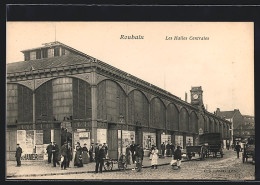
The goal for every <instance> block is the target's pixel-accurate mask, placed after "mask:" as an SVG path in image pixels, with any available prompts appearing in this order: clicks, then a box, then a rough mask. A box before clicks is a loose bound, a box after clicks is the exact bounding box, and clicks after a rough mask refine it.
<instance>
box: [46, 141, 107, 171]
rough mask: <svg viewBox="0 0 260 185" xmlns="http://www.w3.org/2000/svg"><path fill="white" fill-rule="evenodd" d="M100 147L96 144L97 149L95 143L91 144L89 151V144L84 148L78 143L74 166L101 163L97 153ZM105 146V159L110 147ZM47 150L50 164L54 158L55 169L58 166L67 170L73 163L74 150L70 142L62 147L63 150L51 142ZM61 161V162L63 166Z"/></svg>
mask: <svg viewBox="0 0 260 185" xmlns="http://www.w3.org/2000/svg"><path fill="white" fill-rule="evenodd" d="M98 146H99V144H98V143H96V147H94V143H91V146H90V148H89V149H88V148H87V144H84V146H83V147H81V146H80V143H79V142H77V145H76V147H75V156H74V166H75V167H83V164H87V163H89V162H94V161H96V162H97V161H99V160H98V152H97V148H98ZM101 146H102V145H101ZM103 146H104V151H105V157H106V156H107V151H108V147H107V145H106V143H104V144H103ZM46 150H47V154H48V163H51V158H53V167H56V165H60V166H61V169H66V168H67V167H69V166H70V161H72V158H73V149H72V146H71V143H70V142H65V143H64V145H62V147H61V149H59V146H58V145H57V144H56V142H55V141H54V142H53V143H52V142H51V143H50V144H49V145H48V146H47V148H46ZM94 150H95V151H94ZM94 153H95V154H96V155H95V159H94V156H93V155H94ZM59 161H60V162H61V164H60V162H59ZM100 163H101V162H100Z"/></svg>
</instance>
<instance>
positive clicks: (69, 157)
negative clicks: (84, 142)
mask: <svg viewBox="0 0 260 185" xmlns="http://www.w3.org/2000/svg"><path fill="white" fill-rule="evenodd" d="M72 158H73V152H72V146H71V143H70V142H69V143H68V154H67V159H68V160H67V167H68V168H69V167H70V161H72Z"/></svg>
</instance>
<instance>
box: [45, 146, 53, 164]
mask: <svg viewBox="0 0 260 185" xmlns="http://www.w3.org/2000/svg"><path fill="white" fill-rule="evenodd" d="M46 150H47V154H48V163H49V164H50V163H51V157H52V142H50V144H49V145H48V146H47V148H46Z"/></svg>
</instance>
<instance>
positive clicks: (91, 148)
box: [89, 143, 94, 162]
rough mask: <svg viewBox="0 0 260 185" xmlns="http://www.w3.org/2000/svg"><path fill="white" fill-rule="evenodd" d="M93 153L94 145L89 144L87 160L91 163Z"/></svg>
mask: <svg viewBox="0 0 260 185" xmlns="http://www.w3.org/2000/svg"><path fill="white" fill-rule="evenodd" d="M93 151H94V143H91V145H90V148H89V158H90V162H93V161H94V159H93Z"/></svg>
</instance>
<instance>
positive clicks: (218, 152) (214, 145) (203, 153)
mask: <svg viewBox="0 0 260 185" xmlns="http://www.w3.org/2000/svg"><path fill="white" fill-rule="evenodd" d="M196 153H197V154H199V156H200V159H201V160H203V159H205V158H207V157H209V156H210V155H212V156H213V157H217V156H220V157H223V155H224V154H223V151H222V140H221V136H220V133H205V134H202V135H200V136H199V145H197V146H186V154H187V158H188V160H191V158H192V157H194V156H195V154H196Z"/></svg>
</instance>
